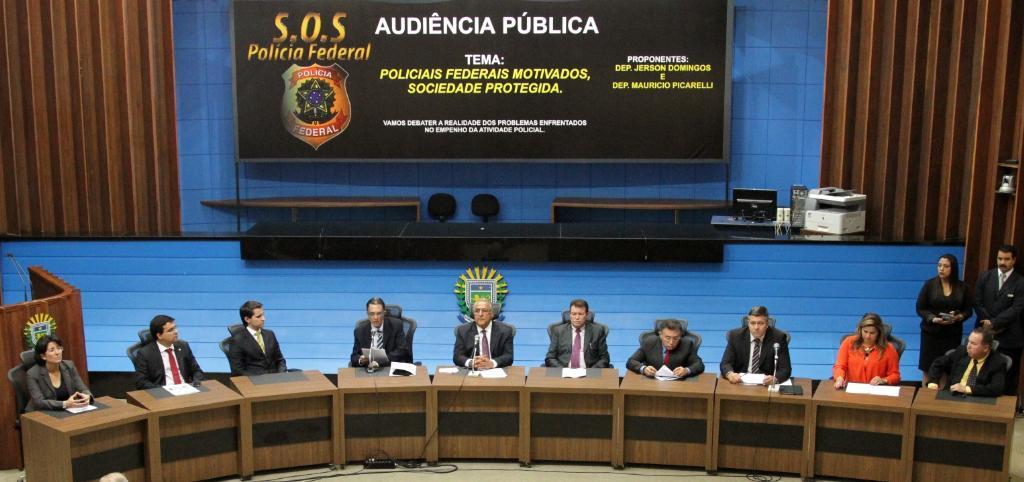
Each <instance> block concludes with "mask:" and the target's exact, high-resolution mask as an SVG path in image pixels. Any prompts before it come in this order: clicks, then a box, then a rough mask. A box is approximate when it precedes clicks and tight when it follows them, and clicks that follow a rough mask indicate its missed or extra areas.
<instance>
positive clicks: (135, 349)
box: [125, 328, 153, 369]
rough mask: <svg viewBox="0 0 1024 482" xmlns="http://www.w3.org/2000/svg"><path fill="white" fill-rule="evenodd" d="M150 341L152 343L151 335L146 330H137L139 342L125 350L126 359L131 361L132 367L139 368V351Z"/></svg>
mask: <svg viewBox="0 0 1024 482" xmlns="http://www.w3.org/2000/svg"><path fill="white" fill-rule="evenodd" d="M151 341H153V335H152V334H150V333H149V329H148V328H147V329H145V330H139V341H138V342H137V343H134V344H132V345H131V346H129V347H128V349H127V350H125V354H127V355H128V359H130V360H131V361H132V366H133V367H135V368H136V369H138V368H139V361H138V360H139V350H141V349H142V347H144V346H146V344H147V343H149V342H151Z"/></svg>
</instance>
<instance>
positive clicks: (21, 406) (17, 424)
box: [7, 350, 36, 480]
mask: <svg viewBox="0 0 1024 482" xmlns="http://www.w3.org/2000/svg"><path fill="white" fill-rule="evenodd" d="M35 356H36V352H35V350H27V351H23V352H21V364H19V365H17V366H15V367H14V368H11V369H10V370H7V381H9V382H11V387H12V388H13V389H14V430H15V431H17V432H18V440H21V414H23V413H25V407H27V406H28V402H29V394H28V370H29V369H30V368H32V365H35V363H36V359H35ZM21 457H22V462H21V466H22V467H24V466H25V462H24V460H25V454H24V453H22V454H21ZM18 480H22V479H18Z"/></svg>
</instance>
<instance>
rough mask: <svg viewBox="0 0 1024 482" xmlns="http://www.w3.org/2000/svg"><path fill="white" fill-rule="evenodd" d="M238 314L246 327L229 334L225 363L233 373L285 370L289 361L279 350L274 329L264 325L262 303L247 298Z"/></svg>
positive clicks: (279, 346)
mask: <svg viewBox="0 0 1024 482" xmlns="http://www.w3.org/2000/svg"><path fill="white" fill-rule="evenodd" d="M238 314H239V316H240V317H241V318H242V324H243V325H245V329H244V330H241V331H239V332H238V333H235V334H234V335H233V336H232V337H231V349H230V350H228V364H229V365H231V375H232V376H239V375H244V376H252V375H263V374H265V373H281V372H286V371H288V363H287V362H286V361H285V359H284V355H283V354H281V345H280V344H279V343H278V342H277V337H276V336H275V335H274V332H272V331H270V330H265V329H263V326H264V325H265V324H266V318H265V315H264V313H263V303H260V302H259V301H246V302H245V303H244V304H243V305H242V307H241V308H239V309H238Z"/></svg>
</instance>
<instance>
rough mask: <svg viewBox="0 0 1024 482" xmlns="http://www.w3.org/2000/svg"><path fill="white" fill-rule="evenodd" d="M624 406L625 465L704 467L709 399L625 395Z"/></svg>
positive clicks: (708, 439)
mask: <svg viewBox="0 0 1024 482" xmlns="http://www.w3.org/2000/svg"><path fill="white" fill-rule="evenodd" d="M668 383H671V382H668ZM624 404H625V407H624V411H625V430H624V438H625V441H624V443H623V451H624V453H623V456H624V460H625V462H626V463H634V464H657V465H683V466H691V467H702V468H705V467H706V465H707V463H708V457H709V453H710V447H711V437H710V436H709V434H710V433H711V432H710V424H711V423H712V420H709V414H710V413H712V411H711V410H712V408H711V404H712V401H711V397H710V396H709V397H699V398H684V397H673V396H646V395H629V394H627V395H625V400H624Z"/></svg>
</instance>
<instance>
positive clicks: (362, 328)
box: [350, 316, 412, 367]
mask: <svg viewBox="0 0 1024 482" xmlns="http://www.w3.org/2000/svg"><path fill="white" fill-rule="evenodd" d="M381 326H383V327H384V353H386V354H387V355H388V362H389V363H387V365H390V364H391V363H390V362H393V361H396V362H403V363H412V357H410V356H409V345H407V344H406V342H405V326H404V325H403V323H402V320H399V319H396V318H391V317H389V316H385V317H384V324H383V325H381ZM352 339H353V343H352V356H351V357H350V358H351V366H354V367H355V366H359V357H360V356H361V355H362V354H363V348H370V343H371V342H372V341H373V340H371V336H370V320H366V319H363V320H360V321H359V322H358V323H356V329H355V330H353V331H352Z"/></svg>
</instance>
